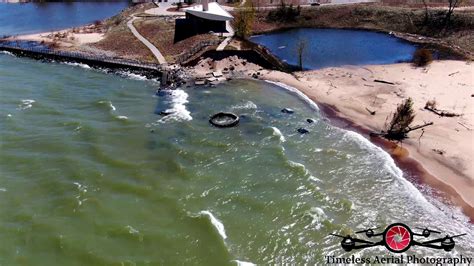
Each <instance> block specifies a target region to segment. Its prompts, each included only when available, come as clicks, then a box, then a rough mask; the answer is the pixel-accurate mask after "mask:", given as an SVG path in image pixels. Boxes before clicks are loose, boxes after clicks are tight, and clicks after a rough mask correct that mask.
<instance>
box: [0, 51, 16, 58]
mask: <svg viewBox="0 0 474 266" xmlns="http://www.w3.org/2000/svg"><path fill="white" fill-rule="evenodd" d="M0 54H6V55H11V56H15V55H14V54H13V53H11V52H9V51H0ZM15 57H16V56H15Z"/></svg>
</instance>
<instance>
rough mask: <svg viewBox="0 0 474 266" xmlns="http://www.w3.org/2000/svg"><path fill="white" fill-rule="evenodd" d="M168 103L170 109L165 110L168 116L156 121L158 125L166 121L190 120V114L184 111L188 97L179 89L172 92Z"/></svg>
mask: <svg viewBox="0 0 474 266" xmlns="http://www.w3.org/2000/svg"><path fill="white" fill-rule="evenodd" d="M169 97H170V100H169V101H168V102H169V104H170V105H171V108H169V109H166V110H165V112H166V113H169V115H167V116H165V117H163V118H161V119H160V120H158V121H157V122H158V123H166V122H168V121H189V120H192V119H193V117H192V116H191V112H189V111H188V110H187V109H186V104H187V103H188V102H189V101H188V97H189V95H188V94H187V93H186V92H185V91H183V90H180V89H176V90H172V91H171V93H170V95H169Z"/></svg>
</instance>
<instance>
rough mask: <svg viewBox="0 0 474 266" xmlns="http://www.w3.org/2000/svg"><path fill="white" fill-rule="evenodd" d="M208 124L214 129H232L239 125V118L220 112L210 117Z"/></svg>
mask: <svg viewBox="0 0 474 266" xmlns="http://www.w3.org/2000/svg"><path fill="white" fill-rule="evenodd" d="M209 122H210V123H211V124H212V125H213V126H216V127H234V126H236V125H237V124H238V123H239V117H238V116H237V115H236V114H233V113H224V112H220V113H217V114H215V115H213V116H211V119H209Z"/></svg>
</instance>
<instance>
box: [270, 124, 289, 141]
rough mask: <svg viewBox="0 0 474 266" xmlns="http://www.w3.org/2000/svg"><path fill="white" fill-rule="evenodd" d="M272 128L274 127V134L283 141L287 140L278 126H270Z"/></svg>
mask: <svg viewBox="0 0 474 266" xmlns="http://www.w3.org/2000/svg"><path fill="white" fill-rule="evenodd" d="M270 128H271V129H273V136H277V137H279V138H280V141H281V142H285V141H286V139H285V136H283V134H282V133H281V131H280V130H279V129H278V128H277V127H270Z"/></svg>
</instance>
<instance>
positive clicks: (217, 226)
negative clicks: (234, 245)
mask: <svg viewBox="0 0 474 266" xmlns="http://www.w3.org/2000/svg"><path fill="white" fill-rule="evenodd" d="M199 215H201V216H207V217H209V220H210V221H211V224H212V225H213V226H214V228H215V229H216V230H217V232H218V233H219V235H220V236H221V237H222V239H223V240H225V239H227V235H226V233H225V228H224V225H223V224H222V222H221V221H219V220H218V219H217V218H216V217H215V216H214V215H212V213H211V212H210V211H200V212H199Z"/></svg>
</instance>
